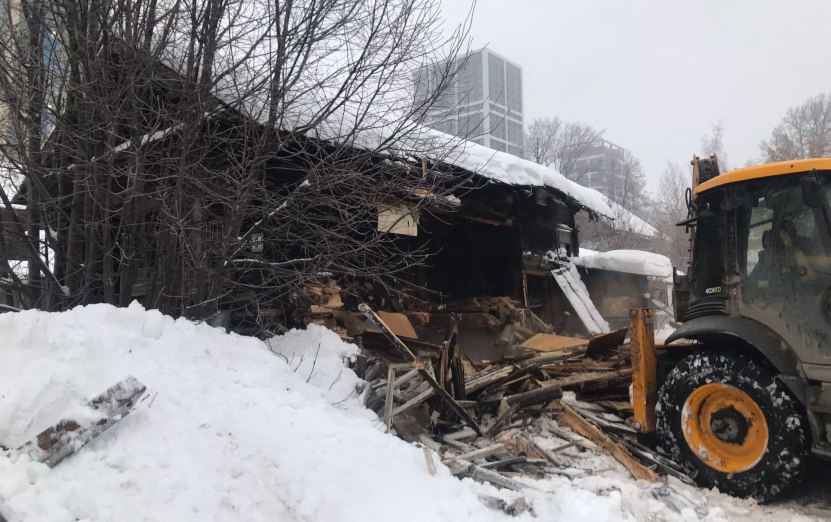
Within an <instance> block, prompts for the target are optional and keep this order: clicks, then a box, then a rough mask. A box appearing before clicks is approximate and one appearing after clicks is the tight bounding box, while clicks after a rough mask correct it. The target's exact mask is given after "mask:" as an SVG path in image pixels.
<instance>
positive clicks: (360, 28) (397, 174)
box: [0, 0, 467, 316]
mask: <svg viewBox="0 0 831 522" xmlns="http://www.w3.org/2000/svg"><path fill="white" fill-rule="evenodd" d="M18 5H19V6H20V7H19V9H18V8H17V7H14V6H18ZM14 6H12V5H11V4H10V3H9V2H5V3H4V4H3V7H0V9H3V10H5V13H4V15H5V16H0V20H3V19H7V20H12V19H14V20H20V21H21V23H19V24H17V25H16V26H14V27H11V26H7V28H9V29H13V30H8V31H0V100H6V103H7V104H8V106H9V108H10V114H11V115H12V117H11V120H12V125H11V127H12V130H11V132H10V133H9V135H8V136H7V138H6V139H3V140H2V143H0V152H2V153H3V154H4V155H5V156H6V157H7V158H9V161H11V162H12V164H13V167H14V169H15V171H16V172H19V173H20V175H21V176H22V180H21V184H20V186H21V190H20V192H19V193H18V194H17V200H15V201H17V202H25V203H26V211H25V212H26V214H27V216H26V217H27V219H21V221H20V224H19V225H18V226H17V227H16V230H17V233H18V234H19V236H21V237H23V238H25V239H26V240H27V242H28V244H29V245H30V251H31V252H30V254H31V255H30V256H29V259H28V263H27V265H28V269H29V273H28V274H27V277H26V278H25V280H24V279H22V278H18V279H17V280H16V281H15V282H14V284H15V285H17V286H16V288H17V289H18V290H20V291H21V292H24V293H25V294H26V295H27V302H26V305H27V306H38V307H42V308H50V309H60V308H64V307H68V306H73V305H75V304H79V303H91V302H107V303H113V304H119V305H125V304H128V303H129V302H130V301H131V300H132V299H134V298H141V299H142V300H143V302H145V303H146V304H147V305H148V306H153V307H159V308H161V309H162V310H164V311H165V312H168V313H174V314H178V315H191V316H205V315H206V314H209V313H210V312H212V311H215V310H217V309H219V308H225V309H228V308H230V309H232V310H240V311H242V310H244V311H247V312H248V313H251V314H253V315H255V316H257V315H262V314H264V313H265V312H262V311H263V310H266V309H267V310H268V313H269V314H275V313H278V314H279V313H284V312H280V308H279V303H280V302H285V301H291V300H292V299H297V298H298V294H299V293H298V289H299V288H302V286H303V285H304V284H306V283H309V282H315V281H319V280H321V279H322V278H326V277H339V278H343V279H346V280H350V281H354V282H355V284H359V282H363V281H365V280H371V281H372V282H373V283H374V284H376V285H381V286H384V287H386V288H390V289H392V288H395V287H396V285H395V284H390V282H392V283H394V282H395V279H396V277H398V276H399V275H400V274H402V273H403V272H404V271H406V270H407V269H409V268H410V267H412V266H413V265H414V264H417V263H420V262H423V259H424V256H426V255H427V254H428V253H429V252H428V251H427V250H426V249H425V248H424V247H423V246H415V247H413V246H412V245H410V244H408V243H407V242H406V241H402V240H401V239H400V238H399V237H397V236H396V235H395V234H390V233H386V232H385V231H384V230H379V213H381V212H387V213H391V214H392V215H395V216H399V219H402V218H404V217H405V216H410V217H414V218H417V216H418V215H419V214H420V213H423V212H429V211H431V209H435V208H437V207H439V208H440V207H441V206H442V205H447V204H449V203H447V202H448V201H452V200H451V199H449V198H447V197H446V196H448V195H450V194H451V193H452V192H453V191H455V190H458V189H459V186H460V184H462V183H463V182H464V180H460V179H459V177H458V176H454V175H453V174H452V173H449V172H445V171H443V170H442V168H441V167H440V165H441V162H440V159H441V157H442V155H443V154H446V153H448V147H449V144H448V142H447V141H446V140H443V139H440V138H438V139H437V137H436V135H435V134H433V133H429V132H425V131H424V130H423V129H422V128H421V126H420V122H421V121H422V120H423V118H424V116H425V114H426V113H427V112H428V111H429V110H430V108H431V107H432V105H433V104H435V103H436V101H437V100H438V99H440V97H441V94H442V92H443V91H444V90H445V89H446V88H447V86H448V85H449V84H450V82H451V81H452V79H453V71H454V66H453V64H455V63H458V57H459V56H461V55H463V53H464V51H465V50H466V45H467V39H466V32H467V26H462V27H459V28H458V29H457V31H456V32H455V33H454V34H452V35H451V36H449V37H444V36H442V30H441V20H440V18H439V14H438V13H439V11H438V4H437V2H435V1H434V0H368V1H363V2H354V1H351V0H308V1H304V2H286V3H284V2H266V1H263V0H205V1H201V0H200V1H196V0H158V1H153V2H138V3H136V2H132V1H129V0H90V2H85V3H81V4H79V3H77V2H74V1H69V0H50V1H47V0H21V1H20V3H19V4H18V3H14ZM435 63H446V64H448V65H447V66H446V67H445V68H444V69H443V70H442V74H440V75H439V78H438V81H437V82H435V84H434V86H433V90H432V91H431V93H430V94H429V95H427V96H420V97H418V99H416V97H415V96H414V92H413V85H412V78H413V76H414V73H415V72H416V71H417V70H419V69H420V68H421V67H424V66H426V65H428V64H435ZM53 129H54V131H53ZM408 158H420V159H422V160H423V161H422V162H421V163H420V164H417V163H416V164H413V163H412V162H409V161H408ZM0 197H2V203H3V205H4V206H5V207H6V208H7V209H9V210H11V209H13V208H14V207H15V205H14V204H13V203H12V199H13V194H12V193H11V192H7V191H5V190H3V191H0ZM0 271H3V272H4V274H0V275H10V274H9V272H10V270H9V269H8V268H7V267H5V266H0ZM2 281H4V282H7V281H9V279H7V278H5V277H4V278H3V279H2ZM4 284H6V283H4ZM261 312H262V314H261Z"/></svg>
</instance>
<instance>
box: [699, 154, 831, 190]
mask: <svg viewBox="0 0 831 522" xmlns="http://www.w3.org/2000/svg"><path fill="white" fill-rule="evenodd" d="M813 169H816V170H831V158H811V159H802V160H793V161H778V162H776V163H765V164H764V165H757V166H754V167H745V168H742V169H736V170H732V171H730V172H726V173H724V174H722V175H720V176H716V177H714V178H713V179H711V180H708V181H705V182H704V183H702V184H700V185H697V186H696V187H695V188H694V189H693V194H695V195H698V194H700V193H703V192H707V191H708V190H711V189H714V188H716V187H721V186H724V185H730V184H732V183H739V182H742V181H750V180H754V179H759V178H769V177H771V176H781V175H784V174H795V173H797V172H808V171H810V170H813Z"/></svg>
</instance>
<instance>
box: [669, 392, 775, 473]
mask: <svg viewBox="0 0 831 522" xmlns="http://www.w3.org/2000/svg"><path fill="white" fill-rule="evenodd" d="M681 427H682V429H683V431H684V437H685V439H686V441H687V444H688V446H689V448H690V449H691V450H692V452H693V453H694V454H695V455H696V456H697V457H698V458H699V459H700V460H701V461H702V462H704V463H705V464H707V465H708V466H710V467H712V468H714V469H716V470H718V471H721V472H724V473H738V472H742V471H746V470H748V469H750V468H752V467H753V466H755V465H756V464H758V462H759V461H760V460H761V459H762V457H763V456H764V454H765V451H766V450H767V445H768V427H767V421H766V420H765V416H764V414H763V413H762V409H761V408H760V407H759V405H758V404H757V403H756V401H754V400H753V399H752V398H751V397H750V396H749V395H748V394H747V393H745V392H744V391H742V390H741V389H739V388H737V387H735V386H731V385H729V384H720V383H710V384H705V385H703V386H699V387H698V388H696V389H695V390H693V392H692V393H691V394H690V396H689V397H688V398H687V400H686V402H685V403H684V408H683V410H682V413H681Z"/></svg>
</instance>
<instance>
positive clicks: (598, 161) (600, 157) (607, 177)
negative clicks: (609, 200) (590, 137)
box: [574, 140, 626, 196]
mask: <svg viewBox="0 0 831 522" xmlns="http://www.w3.org/2000/svg"><path fill="white" fill-rule="evenodd" d="M625 154H626V150H625V149H624V148H623V147H620V146H618V145H615V144H614V143H612V142H611V141H607V140H599V141H598V142H597V144H596V145H593V146H591V147H589V148H588V149H587V150H586V152H584V153H583V154H581V155H580V157H579V158H578V159H577V161H576V162H575V164H574V172H575V176H574V180H575V181H576V182H577V183H580V184H581V185H583V186H586V187H589V188H593V189H595V190H597V191H598V192H600V193H602V194H605V195H607V196H609V195H610V194H611V193H612V191H613V187H612V186H611V182H612V179H611V175H613V174H614V173H615V172H617V171H618V168H617V167H618V166H619V165H620V164H622V163H623V161H624V157H625Z"/></svg>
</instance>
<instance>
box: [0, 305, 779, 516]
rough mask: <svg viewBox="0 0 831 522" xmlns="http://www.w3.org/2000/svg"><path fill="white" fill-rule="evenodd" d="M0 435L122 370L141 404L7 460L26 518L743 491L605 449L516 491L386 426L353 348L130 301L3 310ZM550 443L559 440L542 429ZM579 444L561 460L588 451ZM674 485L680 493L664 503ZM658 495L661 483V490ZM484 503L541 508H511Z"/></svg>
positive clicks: (26, 427)
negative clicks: (366, 397)
mask: <svg viewBox="0 0 831 522" xmlns="http://www.w3.org/2000/svg"><path fill="white" fill-rule="evenodd" d="M0 331H2V332H3V334H4V340H3V345H2V354H3V364H2V365H0V387H1V388H0V442H2V443H3V444H4V445H5V446H7V447H15V446H17V445H19V444H21V443H23V442H24V441H26V440H28V439H29V438H31V437H33V436H34V435H35V434H37V433H38V432H39V431H41V430H42V429H44V428H45V427H47V426H49V425H51V424H53V423H54V422H56V421H57V420H58V419H60V418H62V417H64V416H65V415H67V414H71V413H72V412H73V411H77V408H78V405H80V404H82V403H83V402H85V401H86V400H87V399H89V398H90V397H92V396H95V395H97V394H98V393H100V392H101V391H103V390H104V389H106V388H108V387H109V386H111V385H112V384H114V383H116V382H117V381H120V380H122V379H124V378H126V377H127V376H130V375H132V376H134V377H135V378H137V379H138V380H139V381H141V382H143V383H144V384H145V385H146V386H147V388H148V393H147V395H146V398H145V399H144V400H143V401H142V402H141V403H140V404H139V406H138V407H137V408H136V410H135V411H134V412H132V413H131V414H130V415H129V416H127V417H126V418H124V419H123V420H121V421H120V422H118V423H116V424H115V426H113V427H112V428H110V429H109V430H108V431H106V432H105V433H104V434H102V435H100V436H99V437H98V438H96V439H94V440H93V441H92V442H91V443H90V444H88V445H87V446H85V447H83V448H81V449H80V450H79V451H78V452H77V453H76V454H74V455H72V456H70V457H69V458H67V459H66V460H64V461H63V462H62V463H60V464H59V465H57V466H56V467H55V468H53V469H49V468H48V467H46V466H45V465H43V464H36V463H32V462H30V461H29V460H28V458H27V457H16V456H15V457H8V456H6V455H5V454H0V512H2V514H3V515H4V516H5V517H6V518H7V519H8V520H9V521H10V522H22V521H49V522H64V521H66V522H70V521H72V522H74V521H78V520H81V521H85V522H93V521H118V522H124V521H127V522H129V521H134V520H135V521H138V520H148V521H175V522H181V521H189V520H198V521H205V520H214V521H257V520H269V521H273V520H279V521H326V522H328V521H353V520H354V521H375V520H379V521H381V520H383V521H390V520H396V521H399V520H413V521H428V520H459V521H463V520H477V521H480V520H481V521H488V520H509V519H511V520H535V519H539V520H547V521H553V520H592V522H601V521H607V520H696V519H705V520H724V519H726V518H727V517H730V518H733V517H732V515H739V516H740V518H745V515H747V519H750V518H754V519H755V520H757V521H759V520H765V519H767V520H781V519H783V518H784V517H785V515H783V513H786V514H787V513H789V512H783V511H781V510H779V511H774V512H768V511H766V512H765V514H770V515H771V517H770V518H767V517H761V518H760V517H758V516H757V515H758V514H759V511H758V510H755V508H753V505H752V503H749V502H748V501H738V500H733V499H727V497H724V496H723V495H718V494H716V493H712V492H703V493H702V492H701V491H700V490H697V489H695V488H690V487H688V486H683V485H680V484H677V481H675V482H676V483H675V484H674V483H673V481H672V480H671V481H670V486H671V489H670V490H666V486H661V485H647V484H645V483H642V482H635V481H633V480H631V479H629V478H628V477H627V476H626V474H625V471H623V468H621V467H620V465H618V464H617V463H616V462H615V461H613V460H612V459H611V458H609V457H607V456H604V455H595V456H590V457H588V458H581V459H580V460H578V461H577V462H579V465H580V467H581V468H582V469H580V468H575V469H574V470H573V472H574V478H567V477H553V478H549V479H544V480H534V479H530V478H526V479H522V478H520V479H518V480H521V481H522V482H523V483H524V484H525V485H526V489H525V490H523V491H521V492H518V493H514V492H508V491H506V490H498V489H496V488H494V487H491V486H489V485H482V484H478V483H475V482H473V481H472V480H470V479H464V480H459V479H457V478H454V477H453V476H451V474H450V472H449V470H448V469H447V468H446V467H445V466H443V465H441V464H440V463H439V462H438V460H439V457H438V456H437V455H434V458H435V461H436V463H437V468H438V471H437V473H436V475H435V476H433V475H430V474H429V472H428V468H427V465H426V463H425V458H424V454H423V451H422V450H421V449H420V448H417V447H415V446H412V445H410V444H408V443H406V442H404V441H402V440H400V439H398V438H397V437H395V436H393V435H389V434H386V433H384V432H383V429H382V426H381V423H380V422H379V421H378V419H377V417H376V415H375V414H374V413H373V412H371V411H369V410H367V409H365V408H364V406H363V404H362V401H361V397H360V393H361V389H362V386H363V384H364V383H363V382H362V381H361V380H360V379H358V377H357V376H356V375H355V374H354V373H353V372H352V371H351V370H349V369H348V368H347V367H346V366H345V361H348V360H349V359H350V358H352V357H353V356H354V355H355V354H356V353H357V351H358V349H357V348H356V347H355V346H354V345H351V344H347V343H344V342H343V341H341V339H340V338H339V337H338V336H337V335H335V334H334V333H332V332H330V331H329V330H326V329H324V328H322V327H318V326H315V325H310V326H309V328H308V329H307V330H304V331H297V330H293V331H291V332H289V333H287V334H286V335H284V336H281V337H278V338H275V339H273V340H272V341H271V342H270V344H266V343H263V342H261V341H258V340H256V339H252V338H246V337H240V336H236V335H231V334H225V333H224V332H222V331H221V330H218V329H214V328H211V327H209V326H207V325H205V324H195V323H192V322H190V321H187V320H184V319H179V320H174V319H172V318H170V317H165V316H163V315H161V314H160V313H159V312H156V311H145V310H144V309H143V308H142V307H141V306H139V305H137V304H133V305H131V306H130V307H128V308H124V309H117V308H114V307H111V306H107V305H92V306H87V307H80V308H76V309H74V310H71V311H69V312H64V313H59V314H48V313H43V312H36V311H28V312H21V313H7V314H2V315H0ZM539 443H540V444H544V445H546V447H554V445H557V444H561V443H562V441H559V440H555V439H551V440H549V439H542V440H540V441H539ZM577 451H580V450H579V448H570V449H569V450H566V451H565V452H564V454H566V453H567V452H577ZM666 491H671V492H672V494H670V495H667V494H666ZM662 492H664V493H662ZM481 496H490V497H498V498H501V499H503V500H505V501H507V502H509V503H510V502H511V501H513V500H515V499H516V498H518V497H519V496H524V497H525V498H526V500H527V502H528V504H529V505H530V506H531V510H532V511H531V512H525V513H523V514H521V515H519V516H517V517H511V516H509V515H507V514H505V513H503V512H502V511H500V510H497V509H493V508H490V507H487V506H486V505H485V504H484V503H483V502H482V501H481V500H480V497H481Z"/></svg>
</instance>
